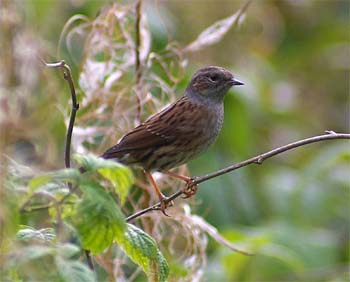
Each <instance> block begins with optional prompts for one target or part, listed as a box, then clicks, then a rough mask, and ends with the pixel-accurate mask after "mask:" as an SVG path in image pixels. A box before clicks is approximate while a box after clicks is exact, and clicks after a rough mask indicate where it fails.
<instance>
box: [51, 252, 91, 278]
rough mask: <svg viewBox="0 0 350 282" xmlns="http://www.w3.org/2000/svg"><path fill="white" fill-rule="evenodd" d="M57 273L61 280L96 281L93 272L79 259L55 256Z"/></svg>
mask: <svg viewBox="0 0 350 282" xmlns="http://www.w3.org/2000/svg"><path fill="white" fill-rule="evenodd" d="M56 265H57V269H58V273H59V274H60V276H61V277H62V279H63V281H67V282H70V281H74V282H94V281H97V280H96V278H95V275H94V273H93V272H92V271H91V270H90V269H89V268H88V267H86V266H85V265H84V264H83V263H81V262H80V261H75V260H65V259H63V258H61V257H56Z"/></svg>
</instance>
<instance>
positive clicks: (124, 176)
mask: <svg viewBox="0 0 350 282" xmlns="http://www.w3.org/2000/svg"><path fill="white" fill-rule="evenodd" d="M98 172H99V173H100V174H101V175H102V176H103V177H104V178H107V179H108V180H109V181H110V182H111V183H112V184H113V186H114V189H115V192H116V193H117V194H118V196H119V198H120V202H121V204H122V205H124V203H125V200H126V197H127V195H128V193H129V190H130V187H131V185H132V184H133V182H134V181H133V177H132V173H131V170H130V169H129V168H127V167H126V166H120V167H119V168H114V169H111V168H100V169H99V170H98Z"/></svg>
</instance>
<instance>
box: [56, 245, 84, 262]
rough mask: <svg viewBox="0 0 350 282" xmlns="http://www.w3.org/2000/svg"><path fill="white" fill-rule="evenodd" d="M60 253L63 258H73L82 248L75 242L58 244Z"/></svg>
mask: <svg viewBox="0 0 350 282" xmlns="http://www.w3.org/2000/svg"><path fill="white" fill-rule="evenodd" d="M57 249H58V254H59V255H60V256H61V257H63V258H67V259H68V258H71V257H73V256H74V255H76V254H78V253H79V252H80V248H79V247H78V246H76V245H74V244H70V243H66V244H62V245H58V246H57Z"/></svg>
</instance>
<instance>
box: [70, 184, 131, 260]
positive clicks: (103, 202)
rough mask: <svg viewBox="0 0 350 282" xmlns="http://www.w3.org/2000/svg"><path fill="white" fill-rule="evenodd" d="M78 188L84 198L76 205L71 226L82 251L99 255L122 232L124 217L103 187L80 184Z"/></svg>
mask: <svg viewBox="0 0 350 282" xmlns="http://www.w3.org/2000/svg"><path fill="white" fill-rule="evenodd" d="M80 188H81V189H82V191H83V193H84V196H83V199H82V200H81V201H80V202H79V203H78V205H77V208H76V212H75V215H74V216H73V224H74V225H75V227H76V229H77V231H78V235H79V237H80V239H81V242H82V245H83V247H84V249H87V250H90V251H91V252H92V253H94V254H97V253H101V252H103V250H105V249H106V248H107V247H109V246H110V245H111V244H112V242H113V240H114V238H115V236H117V235H118V234H120V233H123V232H124V229H125V221H124V215H123V214H122V212H121V211H120V209H119V207H118V206H117V204H116V203H115V201H114V199H113V198H112V196H111V195H110V194H109V193H107V192H106V191H105V190H104V189H103V187H101V186H99V185H97V184H95V183H90V182H89V183H82V184H81V185H80Z"/></svg>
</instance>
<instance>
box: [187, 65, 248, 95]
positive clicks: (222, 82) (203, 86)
mask: <svg viewBox="0 0 350 282" xmlns="http://www.w3.org/2000/svg"><path fill="white" fill-rule="evenodd" d="M234 85H243V82H241V81H239V80H237V79H235V78H234V77H233V74H232V73H231V72H230V71H228V70H226V69H224V68H221V67H215V66H210V67H205V68H201V69H199V70H198V71H197V72H196V73H195V74H194V75H193V77H192V79H191V82H190V84H189V86H188V89H187V92H188V93H189V92H190V93H191V95H195V96H196V95H199V96H201V97H203V98H207V99H209V100H214V101H222V100H223V98H224V96H225V94H226V93H227V91H228V90H229V89H230V88H231V87H232V86H234Z"/></svg>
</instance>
